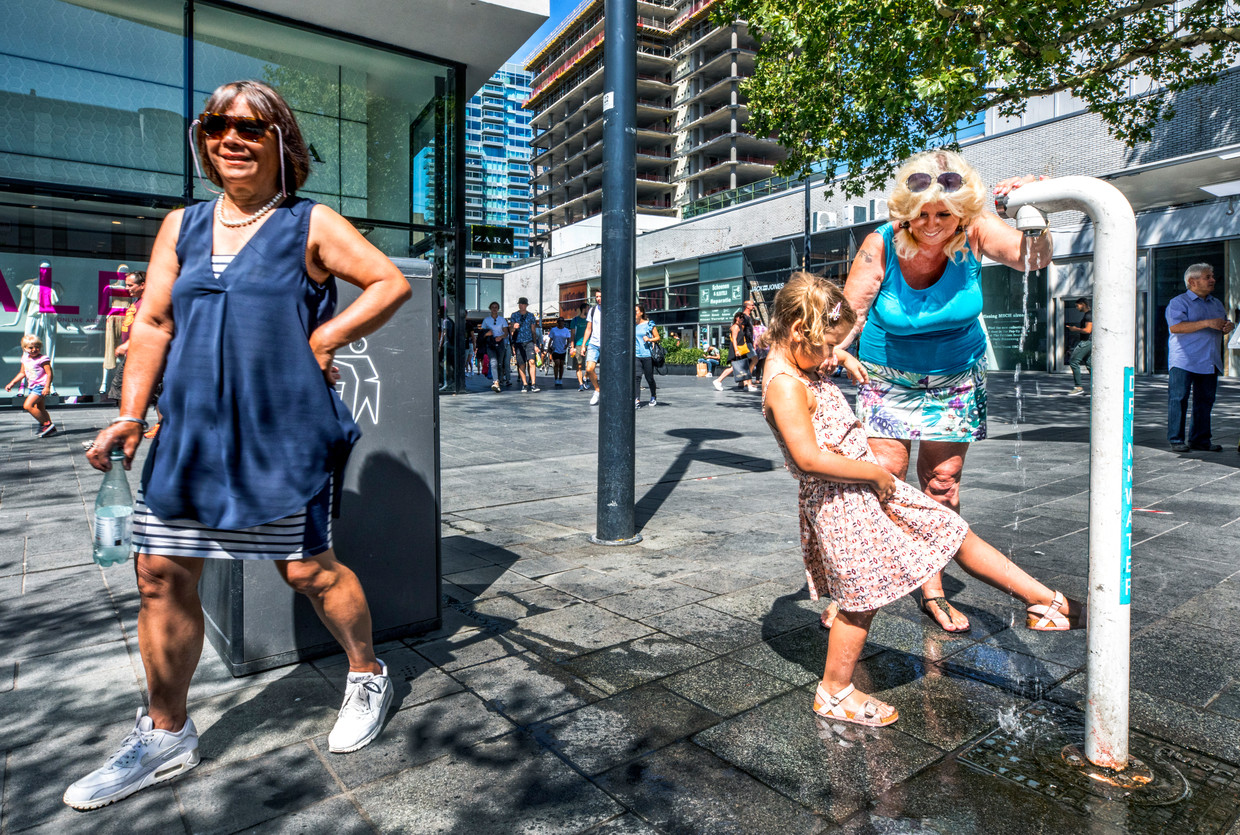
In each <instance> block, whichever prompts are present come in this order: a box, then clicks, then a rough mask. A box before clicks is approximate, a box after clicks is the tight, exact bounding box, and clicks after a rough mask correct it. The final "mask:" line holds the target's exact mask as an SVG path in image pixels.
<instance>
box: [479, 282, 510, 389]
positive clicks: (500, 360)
mask: <svg viewBox="0 0 1240 835" xmlns="http://www.w3.org/2000/svg"><path fill="white" fill-rule="evenodd" d="M489 309H490V311H491V315H490V316H488V317H486V318H485V319H483V320H482V336H483V338H484V339H486V341H487V345H486V348H487V356H489V357H490V358H491V391H499V387H500V383H501V381H502V382H503V384H504V385H505V386H510V385H512V380H511V379H510V378H509V370H508V320H507V319H505V318H504V317H503V316H500V315H499V302H491V305H490V308H489Z"/></svg>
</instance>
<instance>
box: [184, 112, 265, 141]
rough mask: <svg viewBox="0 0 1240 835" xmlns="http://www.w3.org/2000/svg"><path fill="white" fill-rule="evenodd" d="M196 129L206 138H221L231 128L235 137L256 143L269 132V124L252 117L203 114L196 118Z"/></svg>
mask: <svg viewBox="0 0 1240 835" xmlns="http://www.w3.org/2000/svg"><path fill="white" fill-rule="evenodd" d="M198 127H199V128H200V129H201V130H202V132H203V133H204V134H206V135H207V136H211V137H215V136H222V135H224V134H225V133H227V132H228V129H229V128H232V129H233V130H235V131H236V132H237V136H239V137H241V138H242V139H247V140H249V141H251V142H258V141H259V140H261V139H262V138H263V137H265V136H266V135H267V132H268V131H270V130H271V122H268V121H266V120H264V119H255V118H253V117H252V116H229V115H227V114H224V113H204V114H202V115H201V116H199V117H198Z"/></svg>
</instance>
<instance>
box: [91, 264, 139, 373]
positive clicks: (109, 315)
mask: <svg viewBox="0 0 1240 835" xmlns="http://www.w3.org/2000/svg"><path fill="white" fill-rule="evenodd" d="M116 274H117V275H118V276H120V277H121V279H122V280H123V279H124V277H125V276H126V275H128V274H129V265H128V264H121V265H120V266H119V267H117V268H116ZM131 303H132V299H130V297H129V291H128V289H126V287H125V285H124V283H123V281H122V282H112V283H111V284H109V285H108V297H107V300H106V301H105V302H104V309H103V311H101V314H100V318H102V319H103V373H102V374H100V376H99V393H100V394H107V392H108V377H109V372H111V371H112V370H113V369H115V368H116V349H117V348H118V347H119V346H120V344H121V342H122V341H123V340H122V339H121V328H122V327H123V326H124V323H125V313H126V311H127V310H128V309H129V305H130V304H131Z"/></svg>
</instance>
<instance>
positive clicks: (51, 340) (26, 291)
mask: <svg viewBox="0 0 1240 835" xmlns="http://www.w3.org/2000/svg"><path fill="white" fill-rule="evenodd" d="M49 269H51V264H48V263H47V262H46V261H44V262H43V263H42V264H40V265H39V273H40V274H42V273H43V271H44V270H49ZM63 290H64V288H63V287H61V286H60V285H59V284H52V285H51V286H50V287H48V288H47V296H43V294H42V286H41V282H40V280H39V279H37V278H31V279H27V280H26V281H23V282H22V283H21V284H19V285H18V290H17V292H18V295H19V296H20V301H18V303H17V315H16V316H14V317H13V321H11V322H8V323H7V324H5V327H10V328H11V327H12V326H13V325H16V324H17V323H18V322H20V321H21V320H22V317H23V316H24V317H25V318H26V323H25V325H24V326H23V329H22V334H23V335H24V336H34V337H37V338H38V339H40V340H41V341H42V342H43V350H44V352H45V353H46V354H47V356H48V358H49V359H51V361H52V362H53V363H54V362H55V361H56V313H55V312H54V311H50V310H49V311H47V312H44V308H45V307H54V306H55V305H56V304H57V303H58V302H59V301H60V293H61V291H63ZM44 303H47V304H44ZM48 393H49V394H50V393H51V392H50V391H49V392H48Z"/></svg>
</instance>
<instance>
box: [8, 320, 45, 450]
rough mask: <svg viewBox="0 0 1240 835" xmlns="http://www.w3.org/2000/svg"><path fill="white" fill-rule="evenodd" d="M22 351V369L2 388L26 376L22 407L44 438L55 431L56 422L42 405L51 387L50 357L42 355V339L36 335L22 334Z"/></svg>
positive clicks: (9, 387)
mask: <svg viewBox="0 0 1240 835" xmlns="http://www.w3.org/2000/svg"><path fill="white" fill-rule="evenodd" d="M22 351H24V352H25V353H23V354H22V370H21V371H19V372H17V376H16V377H14V378H13V379H12V380H10V381H9V384H8V385H7V386H5V387H4V390H5V391H12V390H13V386H15V385H17V384H18V382H20V381H21V379H22V377H25V378H26V402H24V403H22V408H23V409H25V410H26V411H27V412H29V413H30V416H31V417H32V418H34V419H35V420H37V421H38V422H39V429H38V432H36V433H35V434H36V435H37V436H38V437H40V438H46V437H47V436H48V435H52V434H54V433H55V432H56V424H54V423H52V416H51V415H49V414H48V413H47V409H46V407H44V405H43V403H44V398H45V397H46V396H47V392H48V391H50V390H51V388H52V358H51V357H48V356H45V355H44V353H43V341H42V340H40V339H39V337H37V336H23V337H22Z"/></svg>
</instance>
